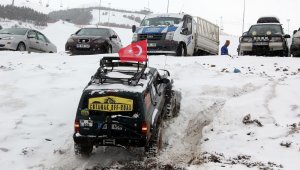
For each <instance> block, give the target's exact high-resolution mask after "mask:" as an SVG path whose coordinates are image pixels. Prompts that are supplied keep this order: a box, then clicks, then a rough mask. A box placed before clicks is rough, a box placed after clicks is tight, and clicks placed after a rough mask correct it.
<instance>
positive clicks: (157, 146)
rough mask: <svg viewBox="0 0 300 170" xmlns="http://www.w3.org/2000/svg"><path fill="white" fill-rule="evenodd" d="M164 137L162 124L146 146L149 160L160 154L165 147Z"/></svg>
mask: <svg viewBox="0 0 300 170" xmlns="http://www.w3.org/2000/svg"><path fill="white" fill-rule="evenodd" d="M162 135H163V134H162V124H161V123H160V125H159V127H157V129H156V131H155V134H154V135H153V137H152V139H151V140H150V141H149V143H148V144H147V145H146V146H145V155H146V157H147V158H153V157H156V156H158V155H159V154H160V151H161V150H162V147H163V141H162Z"/></svg>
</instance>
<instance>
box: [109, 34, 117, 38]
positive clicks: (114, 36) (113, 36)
mask: <svg viewBox="0 0 300 170" xmlns="http://www.w3.org/2000/svg"><path fill="white" fill-rule="evenodd" d="M110 38H118V36H116V35H112V36H110Z"/></svg>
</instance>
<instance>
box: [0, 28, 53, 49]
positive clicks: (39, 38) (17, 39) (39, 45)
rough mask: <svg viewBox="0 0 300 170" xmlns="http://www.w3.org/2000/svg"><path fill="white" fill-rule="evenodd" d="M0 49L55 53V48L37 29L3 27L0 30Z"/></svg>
mask: <svg viewBox="0 0 300 170" xmlns="http://www.w3.org/2000/svg"><path fill="white" fill-rule="evenodd" d="M0 50H14V51H30V52H45V53H56V52H57V48H56V46H55V45H54V44H52V43H51V42H50V40H49V39H48V38H47V37H46V36H45V35H44V34H42V33H40V32H39V31H37V30H33V29H28V28H4V29H2V30H0Z"/></svg>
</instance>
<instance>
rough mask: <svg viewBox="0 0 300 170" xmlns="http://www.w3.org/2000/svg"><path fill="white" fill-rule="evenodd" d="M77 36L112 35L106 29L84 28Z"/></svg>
mask: <svg viewBox="0 0 300 170" xmlns="http://www.w3.org/2000/svg"><path fill="white" fill-rule="evenodd" d="M76 35H80V36H101V37H109V36H110V33H109V30H108V29H105V28H83V29H81V30H79V31H78V32H77V33H76Z"/></svg>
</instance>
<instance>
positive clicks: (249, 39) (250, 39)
mask: <svg viewBox="0 0 300 170" xmlns="http://www.w3.org/2000/svg"><path fill="white" fill-rule="evenodd" d="M252 41H253V39H252V38H251V37H244V38H242V42H252Z"/></svg>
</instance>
